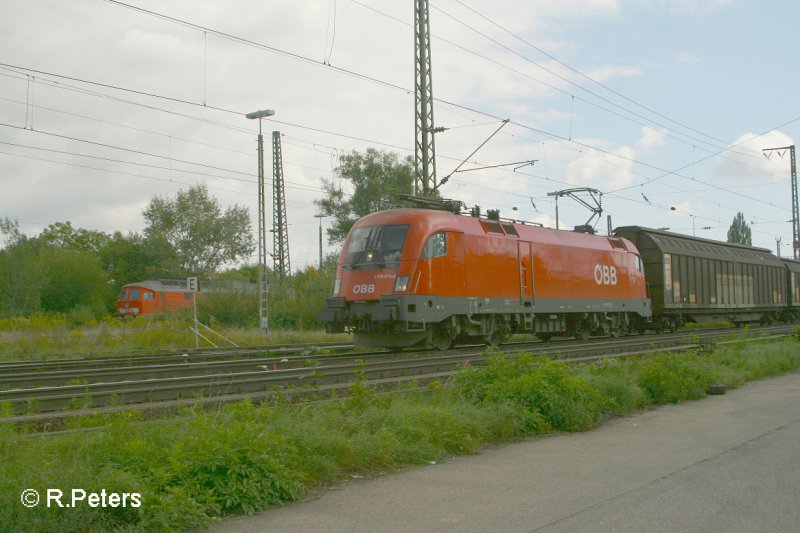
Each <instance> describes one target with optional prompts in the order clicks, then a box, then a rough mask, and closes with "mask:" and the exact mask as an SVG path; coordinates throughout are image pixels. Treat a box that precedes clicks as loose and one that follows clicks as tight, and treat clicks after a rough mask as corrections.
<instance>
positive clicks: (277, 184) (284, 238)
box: [272, 131, 292, 280]
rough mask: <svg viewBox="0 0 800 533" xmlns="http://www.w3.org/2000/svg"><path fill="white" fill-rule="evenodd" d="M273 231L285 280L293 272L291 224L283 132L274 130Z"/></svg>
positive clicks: (277, 267)
mask: <svg viewBox="0 0 800 533" xmlns="http://www.w3.org/2000/svg"><path fill="white" fill-rule="evenodd" d="M272 180H273V181H272V232H273V234H272V235H273V239H272V243H273V248H272V250H273V257H272V260H273V261H274V270H275V273H276V274H277V275H278V277H279V278H280V279H281V280H283V279H285V278H287V277H289V276H291V274H292V267H291V265H290V264H289V227H288V226H289V225H288V224H287V222H286V196H285V193H284V186H283V155H282V154H281V132H279V131H273V132H272Z"/></svg>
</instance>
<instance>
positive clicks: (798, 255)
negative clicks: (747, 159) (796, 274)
mask: <svg viewBox="0 0 800 533" xmlns="http://www.w3.org/2000/svg"><path fill="white" fill-rule="evenodd" d="M786 150H789V159H790V163H789V164H790V165H791V169H792V249H793V250H794V258H795V259H800V207H798V200H797V158H796V157H795V150H794V145H791V146H783V147H781V148H765V149H764V150H763V152H764V155H766V156H767V157H769V152H772V151H777V152H778V154H779V155H780V156H781V157H783V153H785V152H786Z"/></svg>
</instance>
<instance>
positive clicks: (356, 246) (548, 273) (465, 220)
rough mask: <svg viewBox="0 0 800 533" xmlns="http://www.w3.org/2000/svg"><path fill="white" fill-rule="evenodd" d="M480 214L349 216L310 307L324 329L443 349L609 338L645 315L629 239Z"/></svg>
mask: <svg viewBox="0 0 800 533" xmlns="http://www.w3.org/2000/svg"><path fill="white" fill-rule="evenodd" d="M444 205H447V204H446V203H445V204H444ZM490 214H492V215H494V216H490V217H486V218H484V217H480V216H478V215H477V214H473V216H466V215H460V214H458V213H457V209H453V210H452V212H451V211H448V210H436V209H394V210H389V211H381V212H378V213H373V214H371V215H368V216H366V217H364V218H362V219H360V220H359V221H358V222H356V224H355V225H354V226H353V229H352V230H351V231H350V233H349V235H348V236H347V239H346V240H345V243H344V248H343V250H342V253H341V256H340V259H339V264H338V267H337V270H336V278H335V283H334V288H333V295H332V297H330V298H328V299H327V300H326V304H325V308H324V309H323V311H322V312H321V313H320V318H321V319H322V321H323V322H325V324H326V329H327V331H329V332H341V331H352V332H353V334H354V342H355V343H356V344H357V345H360V346H379V347H387V348H399V347H405V346H414V345H428V346H434V347H436V348H439V349H446V348H448V347H449V346H451V344H452V343H453V342H454V341H455V342H458V341H467V342H474V341H479V342H486V343H487V344H491V345H494V344H497V343H499V342H500V341H501V340H502V339H503V338H505V337H506V336H507V335H509V334H512V333H533V334H536V335H538V336H539V337H541V338H544V339H547V338H549V337H551V336H553V335H556V334H563V335H574V336H576V337H579V338H585V337H588V336H589V335H592V334H606V335H617V334H623V333H625V332H627V331H629V330H631V329H641V328H642V327H643V325H644V323H645V322H647V321H648V319H649V317H650V316H651V309H650V300H649V299H648V298H647V294H646V290H647V289H646V285H645V278H644V269H643V266H642V261H641V259H640V257H639V253H638V251H637V249H636V247H635V246H634V245H633V244H632V243H631V242H630V241H628V240H627V239H624V238H617V237H603V236H595V235H588V234H584V233H576V232H570V231H559V230H552V229H546V228H543V227H540V226H533V225H527V224H520V223H514V222H510V221H505V220H500V219H499V217H498V216H497V215H496V213H491V212H490Z"/></svg>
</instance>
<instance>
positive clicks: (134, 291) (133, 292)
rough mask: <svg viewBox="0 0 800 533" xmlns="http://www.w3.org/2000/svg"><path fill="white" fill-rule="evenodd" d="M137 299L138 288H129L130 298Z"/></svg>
mask: <svg viewBox="0 0 800 533" xmlns="http://www.w3.org/2000/svg"><path fill="white" fill-rule="evenodd" d="M138 299H139V289H131V300H138Z"/></svg>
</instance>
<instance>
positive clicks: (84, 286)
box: [39, 247, 113, 317]
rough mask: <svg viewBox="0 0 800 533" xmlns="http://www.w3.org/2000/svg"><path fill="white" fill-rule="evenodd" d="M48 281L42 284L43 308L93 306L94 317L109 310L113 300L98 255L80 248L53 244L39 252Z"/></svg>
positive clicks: (56, 310)
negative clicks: (60, 246)
mask: <svg viewBox="0 0 800 533" xmlns="http://www.w3.org/2000/svg"><path fill="white" fill-rule="evenodd" d="M39 261H40V264H41V267H42V270H43V272H44V277H45V282H44V283H43V285H42V287H41V305H42V309H43V310H44V311H55V312H59V313H66V312H69V311H71V310H73V309H75V308H77V307H84V308H87V309H90V310H91V312H92V314H94V316H95V317H100V316H102V315H104V314H105V313H106V312H107V311H108V306H109V304H110V303H111V301H112V300H113V298H112V296H113V295H112V294H111V287H110V286H109V285H108V282H107V280H106V273H105V272H104V271H103V269H102V268H100V262H99V261H98V259H97V256H95V255H92V254H90V253H88V252H84V251H81V250H72V249H69V248H59V247H50V248H46V249H43V250H42V251H41V252H40V254H39Z"/></svg>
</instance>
